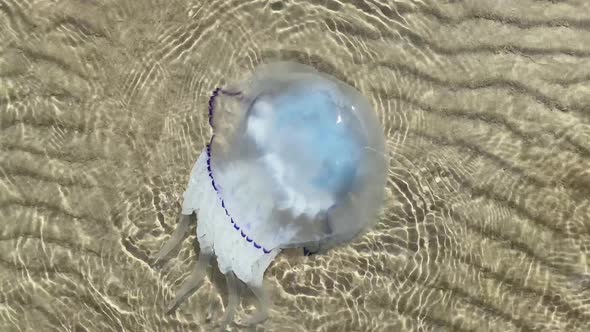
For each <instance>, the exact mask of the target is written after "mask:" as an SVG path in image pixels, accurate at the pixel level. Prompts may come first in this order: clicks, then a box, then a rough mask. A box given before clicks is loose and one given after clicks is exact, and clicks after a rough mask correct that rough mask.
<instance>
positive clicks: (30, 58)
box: [0, 0, 590, 332]
mask: <svg viewBox="0 0 590 332" xmlns="http://www.w3.org/2000/svg"><path fill="white" fill-rule="evenodd" d="M388 3H390V4H388ZM276 59H283V60H294V61H299V62H301V63H305V64H309V65H313V66H315V67H316V68H318V69H320V70H322V71H325V72H328V73H331V74H333V75H335V76H336V77H338V78H340V79H342V80H345V81H346V82H348V83H350V84H351V85H353V86H355V87H357V88H358V89H359V90H361V91H362V92H363V93H364V94H366V95H367V96H368V97H369V98H370V100H371V102H372V103H373V105H374V107H375V110H376V111H377V112H378V114H379V117H380V119H381V120H382V122H383V124H384V128H385V130H386V134H387V138H388V147H389V149H390V152H391V155H392V157H393V159H392V162H391V167H390V170H389V175H390V176H389V181H388V186H387V205H386V207H385V210H384V212H383V215H382V218H381V220H380V223H379V224H378V226H377V227H376V228H375V229H373V230H372V231H371V232H369V233H368V234H367V235H366V236H364V237H363V238H362V239H359V240H358V241H357V242H355V243H354V244H352V245H349V246H345V247H342V248H340V249H337V250H334V251H333V252H331V253H330V254H329V255H327V256H319V257H311V258H306V257H301V253H300V252H297V253H288V254H285V255H281V256H279V258H278V259H277V260H276V261H275V263H274V264H273V265H271V267H270V268H269V269H268V270H267V273H266V282H267V284H268V285H269V287H271V289H272V299H273V302H274V305H273V308H272V310H271V317H270V319H269V320H268V321H267V322H265V323H264V324H263V325H261V326H259V327H257V328H256V330H258V331H502V332H505V331H533V330H534V331H550V330H551V331H589V330H590V263H589V260H590V200H589V197H590V2H588V1H585V0H578V1H576V0H571V1H538V0H514V1H509V0H503V1H499V0H498V1H483V0H480V1H475V0H472V1H468V0H465V1H450V0H447V1H434V0H425V1H410V0H406V1H403V0H400V1H379V0H342V1H336V0H314V1H312V0H310V1H295V0H285V1H270V2H269V1H261V0H251V1H244V0H233V1H229V0H214V1H201V0H194V1H181V0H152V1H114V0H109V1H93V0H78V1H51V2H50V1H24V0H8V1H0V129H1V130H0V188H1V189H0V223H1V226H2V227H1V228H0V331H188V330H191V331H211V330H213V329H214V328H215V326H216V320H217V319H219V318H221V315H222V312H223V303H224V302H225V301H226V300H227V299H226V295H225V288H224V284H223V281H222V280H223V278H222V277H221V276H220V275H219V272H215V271H214V270H213V271H212V273H211V275H210V278H208V279H207V280H206V281H205V283H204V285H203V286H202V287H201V289H199V290H198V291H197V292H196V293H195V294H194V295H193V296H192V297H191V298H189V300H188V301H187V302H185V303H184V304H183V305H182V306H181V307H180V308H179V310H178V311H177V312H176V313H175V314H174V315H165V314H164V308H165V305H166V304H167V302H168V301H170V299H171V297H172V295H173V292H174V291H175V290H176V288H177V287H178V285H179V284H180V283H181V282H182V280H183V279H185V278H186V277H187V275H188V273H189V272H190V270H191V266H192V264H194V261H195V257H196V253H195V250H194V248H193V245H191V243H192V242H193V241H194V236H192V237H191V238H190V241H185V243H184V246H183V248H182V249H181V250H180V253H179V254H178V257H176V258H173V259H172V260H171V261H170V263H169V264H168V265H165V266H162V267H154V266H153V263H154V259H153V257H154V255H155V253H156V252H157V251H158V250H159V249H160V248H161V246H162V245H163V244H164V241H165V239H167V237H168V236H169V234H170V233H171V232H172V229H173V227H174V226H175V224H176V222H177V215H178V213H179V212H180V202H181V198H182V192H183V190H184V188H185V185H186V181H187V179H188V176H189V171H190V167H191V166H192V164H193V162H194V161H195V160H196V158H197V155H198V153H199V151H200V150H201V149H202V147H203V145H204V143H205V141H206V140H207V139H208V135H209V128H208V125H207V122H206V115H207V99H208V97H209V94H210V92H211V90H213V89H214V88H215V87H217V86H222V85H223V84H224V83H227V82H228V81H233V80H235V79H237V78H240V77H243V76H244V75H246V74H247V73H248V71H249V70H250V69H252V68H253V67H254V66H255V65H257V64H259V63H262V62H267V61H270V60H276ZM193 233H194V232H193ZM242 309H243V310H246V311H248V310H251V301H245V302H243V307H242ZM233 330H236V331H237V330H239V329H238V328H237V327H233Z"/></svg>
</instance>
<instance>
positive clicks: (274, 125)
mask: <svg viewBox="0 0 590 332" xmlns="http://www.w3.org/2000/svg"><path fill="white" fill-rule="evenodd" d="M209 124H210V126H211V129H212V135H211V140H210V142H209V144H207V145H206V147H205V148H204V149H203V150H202V152H201V154H200V156H199V157H198V159H197V161H196V162H195V164H194V166H193V168H192V171H191V173H190V179H189V182H188V187H187V189H186V191H185V192H184V196H183V198H184V201H183V204H182V212H181V215H180V219H179V222H178V224H177V226H176V229H175V231H174V232H173V234H172V236H171V237H170V239H169V240H168V241H167V243H166V244H165V245H164V246H163V247H162V249H161V250H160V252H159V254H158V255H157V257H156V260H157V261H159V260H163V259H164V258H165V257H166V256H167V255H168V254H169V253H170V252H171V251H172V250H173V249H174V248H176V247H177V246H178V245H179V244H180V242H181V241H182V239H183V238H184V237H185V234H186V233H187V231H188V230H189V228H190V223H191V220H193V219H191V218H190V216H191V215H192V214H196V217H197V218H196V220H197V227H196V233H197V241H198V244H199V248H200V252H199V255H198V260H197V262H196V265H195V267H194V269H193V271H192V273H191V275H190V276H189V277H188V278H187V280H186V281H184V283H183V284H182V285H181V286H180V288H179V289H178V291H177V292H176V295H175V298H174V300H173V301H172V302H171V304H170V305H169V307H168V308H169V310H170V311H172V310H174V309H175V308H176V307H178V305H180V303H181V302H182V301H183V300H184V299H185V298H186V297H187V296H188V295H189V294H190V293H191V292H192V291H194V290H195V289H197V288H198V286H199V285H200V283H201V281H202V280H203V279H204V277H205V275H206V272H205V271H206V268H207V266H208V265H209V263H210V261H211V259H212V258H213V257H215V258H216V259H217V263H218V266H219V270H220V271H221V272H222V273H223V274H224V276H225V279H226V282H227V288H228V303H227V305H226V306H225V313H224V317H223V318H222V320H221V329H222V330H224V329H225V327H226V326H227V325H228V324H230V323H231V322H233V320H234V316H235V314H236V311H237V307H238V305H239V297H238V286H239V283H240V282H241V283H243V284H245V285H246V286H247V287H248V288H249V289H250V290H251V291H252V292H253V294H254V296H255V297H256V299H257V305H256V311H255V312H254V313H253V314H252V315H251V316H250V317H248V318H246V319H244V320H242V322H241V323H240V324H241V325H254V324H257V323H260V322H262V321H264V320H265V319H266V318H267V317H268V310H269V297H268V294H266V292H265V290H264V289H263V276H264V272H265V270H266V269H267V267H268V266H269V265H270V263H271V262H272V261H273V259H274V258H275V257H276V256H277V255H278V254H279V253H280V252H281V250H283V249H286V248H302V249H303V253H304V255H311V254H324V253H326V251H327V250H329V249H331V248H334V247H336V246H339V245H344V244H346V243H349V242H351V241H353V240H354V239H355V238H357V237H358V236H359V235H361V234H362V233H363V232H365V231H366V230H367V229H369V228H370V227H371V226H372V225H374V224H375V223H376V220H377V215H378V213H379V209H380V207H381V205H382V203H383V196H384V187H385V183H386V173H387V170H386V167H387V158H386V157H385V156H386V154H385V139H384V135H383V130H382V128H381V125H380V123H379V121H378V118H377V116H376V115H375V114H374V113H373V111H372V109H371V107H370V104H369V102H368V101H367V99H366V98H365V97H363V96H362V95H361V94H360V92H358V91H357V90H356V89H354V88H353V87H351V86H349V85H347V84H346V83H344V82H342V81H339V80H338V79H336V78H334V77H332V76H330V75H328V74H325V73H322V72H319V71H317V70H316V69H314V68H313V67H310V66H306V65H302V64H298V63H293V62H275V63H270V64H263V65H260V66H258V67H257V68H255V69H254V71H253V72H252V73H251V75H250V76H249V77H248V78H246V79H245V80H243V81H241V82H238V83H236V84H233V85H231V86H228V87H226V88H217V89H216V90H214V91H213V93H212V96H211V98H210V100H209Z"/></svg>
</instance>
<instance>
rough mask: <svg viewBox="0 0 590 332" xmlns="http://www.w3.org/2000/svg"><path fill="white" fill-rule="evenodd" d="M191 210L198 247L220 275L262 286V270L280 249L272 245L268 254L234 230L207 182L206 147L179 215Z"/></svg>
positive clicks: (196, 165) (195, 165)
mask: <svg viewBox="0 0 590 332" xmlns="http://www.w3.org/2000/svg"><path fill="white" fill-rule="evenodd" d="M193 213H196V214H197V239H198V241H199V247H200V249H201V250H213V252H214V253H215V256H216V257H217V263H218V266H219V270H220V271H221V272H222V273H224V274H225V273H227V272H229V271H233V272H234V274H235V275H236V277H238V278H239V279H240V280H241V281H243V282H245V283H246V284H249V285H250V284H253V285H257V286H260V285H262V280H263V276H264V271H265V270H266V269H267V268H268V266H269V265H270V263H271V262H272V260H273V259H274V258H275V257H276V256H277V255H278V254H279V252H280V251H281V250H280V248H275V249H273V250H271V252H270V253H264V251H263V250H262V249H259V248H255V247H254V245H253V243H252V242H248V241H246V239H245V238H243V237H242V236H241V234H240V231H238V230H236V229H234V227H233V224H232V223H231V219H230V217H229V216H227V215H226V213H225V210H224V208H223V207H222V206H221V199H220V197H219V196H218V194H217V191H215V189H214V188H213V185H212V183H211V178H210V177H209V173H208V171H207V150H206V149H204V150H203V151H202V152H201V155H200V156H199V158H198V159H197V161H196V163H195V164H194V166H193V169H192V171H191V176H190V180H189V183H188V187H187V189H186V191H185V193H184V201H183V204H182V214H184V215H191V214H193ZM237 222H238V225H239V221H237Z"/></svg>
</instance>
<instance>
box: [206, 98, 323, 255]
mask: <svg viewBox="0 0 590 332" xmlns="http://www.w3.org/2000/svg"><path fill="white" fill-rule="evenodd" d="M219 94H224V95H227V96H231V97H236V96H239V95H241V94H242V93H241V92H239V91H238V92H231V91H227V90H223V89H221V88H216V89H215V90H213V92H212V93H211V97H210V98H209V126H211V128H212V129H213V132H214V133H215V127H214V126H213V113H214V111H215V99H216V98H217V97H218V96H219ZM213 139H215V134H213V135H211V140H210V141H209V144H207V172H208V173H209V178H210V179H211V186H213V189H214V190H215V192H216V193H217V197H218V198H219V200H220V201H221V207H222V208H223V210H224V211H225V214H226V215H227V216H228V217H229V220H230V222H231V223H232V226H233V228H234V229H235V230H236V231H238V232H240V235H241V236H242V237H243V238H244V239H245V240H246V241H247V242H249V243H252V245H253V246H254V248H256V249H260V250H262V251H263V252H264V253H265V254H269V253H270V252H271V250H269V249H266V248H265V247H264V246H262V245H261V244H259V243H257V242H256V241H254V239H252V238H251V237H249V236H248V235H247V234H246V233H244V230H243V229H241V227H240V226H238V224H237V223H236V222H235V220H234V219H233V217H232V216H231V215H230V214H229V211H228V210H227V208H226V207H225V202H224V200H223V198H222V197H221V193H220V192H219V190H218V189H217V185H216V184H215V179H214V177H213V172H212V171H211V145H212V144H213ZM303 254H304V255H305V256H310V255H313V254H314V252H311V251H310V250H308V249H307V248H305V247H304V248H303Z"/></svg>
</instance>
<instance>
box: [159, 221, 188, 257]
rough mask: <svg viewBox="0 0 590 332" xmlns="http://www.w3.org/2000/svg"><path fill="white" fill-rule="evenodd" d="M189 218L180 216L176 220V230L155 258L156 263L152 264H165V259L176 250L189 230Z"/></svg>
mask: <svg viewBox="0 0 590 332" xmlns="http://www.w3.org/2000/svg"><path fill="white" fill-rule="evenodd" d="M190 222H191V218H190V215H184V214H181V215H180V218H179V220H178V224H177V225H176V229H175V230H174V232H173V233H172V235H171V236H170V238H169V239H168V241H166V243H165V244H164V246H163V247H162V249H160V252H158V255H157V256H156V261H155V263H154V264H162V263H164V262H165V258H167V256H168V255H169V254H170V252H172V251H173V250H174V249H176V248H178V246H179V245H180V243H181V242H182V241H183V240H184V239H185V238H186V234H187V232H188V230H189V228H190Z"/></svg>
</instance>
